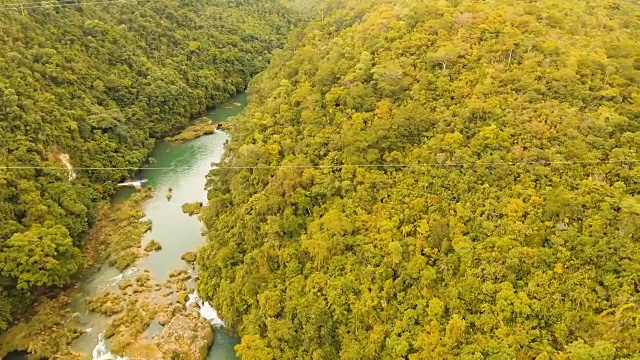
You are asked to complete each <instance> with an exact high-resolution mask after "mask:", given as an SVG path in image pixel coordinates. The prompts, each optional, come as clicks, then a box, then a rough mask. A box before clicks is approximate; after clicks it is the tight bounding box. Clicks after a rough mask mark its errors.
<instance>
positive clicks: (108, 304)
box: [87, 293, 125, 316]
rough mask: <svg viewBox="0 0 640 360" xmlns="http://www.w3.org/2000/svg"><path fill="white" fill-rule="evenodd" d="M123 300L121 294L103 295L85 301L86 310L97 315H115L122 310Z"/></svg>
mask: <svg viewBox="0 0 640 360" xmlns="http://www.w3.org/2000/svg"><path fill="white" fill-rule="evenodd" d="M124 306H125V298H124V296H123V295H122V294H115V293H105V294H102V295H99V296H96V297H93V298H89V299H87V309H88V310H89V311H93V312H95V313H98V314H103V315H108V316H111V315H115V314H118V313H120V312H122V311H123V310H124Z"/></svg>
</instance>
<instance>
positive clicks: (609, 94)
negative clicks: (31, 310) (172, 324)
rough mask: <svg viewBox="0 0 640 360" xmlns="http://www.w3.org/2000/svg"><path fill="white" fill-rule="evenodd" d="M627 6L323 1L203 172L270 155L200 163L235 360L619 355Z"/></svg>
mask: <svg viewBox="0 0 640 360" xmlns="http://www.w3.org/2000/svg"><path fill="white" fill-rule="evenodd" d="M639 7H640V4H639V3H638V2H637V1H633V0H604V1H602V0H598V1H595V0H537V1H513V0H488V1H471V0H450V1H447V0H435V1H425V0H417V1H415V0H411V1H409V0H375V1H373V0H362V1H350V0H344V1H341V0H337V1H333V2H329V3H328V4H327V5H326V6H325V7H324V8H323V11H322V13H321V15H320V16H319V17H318V18H317V19H316V20H315V21H312V22H311V23H310V24H309V25H308V26H307V27H306V28H302V29H298V30H295V31H294V33H293V34H292V36H291V38H290V41H289V43H288V45H287V46H286V48H285V49H284V50H282V51H278V53H277V54H276V55H275V56H274V58H273V61H272V63H271V64H270V66H269V67H268V69H267V70H266V71H265V72H264V73H262V74H260V75H259V76H258V77H257V78H256V79H255V80H254V82H253V83H252V84H251V86H250V88H249V91H250V94H251V98H250V105H249V108H248V109H247V110H246V111H245V113H244V114H243V115H242V116H240V118H239V119H238V121H236V122H235V124H236V126H235V128H234V129H233V131H232V140H231V142H230V144H229V146H228V150H227V152H226V154H225V159H224V160H223V162H222V165H221V166H225V167H255V166H258V167H259V166H269V167H270V168H267V169H256V168H254V169H251V168H242V169H241V168H236V169H230V168H226V169H217V170H215V169H214V170H213V171H212V172H211V174H210V177H209V181H208V189H209V204H208V205H207V206H206V207H205V209H204V210H203V214H202V219H203V221H204V222H205V223H206V225H207V227H208V237H209V241H208V243H207V245H206V246H205V247H204V248H202V249H201V250H200V252H199V254H198V264H199V265H200V267H201V268H200V274H199V276H200V278H199V280H198V289H199V293H200V294H201V295H202V296H203V297H205V298H206V299H207V300H212V301H213V304H214V306H215V307H216V308H217V309H218V311H219V312H220V314H221V316H222V318H224V319H225V322H226V323H227V324H228V325H229V326H230V327H232V328H233V329H234V330H235V331H237V332H238V333H239V334H240V335H241V336H242V342H241V344H239V345H238V346H236V350H237V352H238V354H239V356H240V358H242V359H337V358H340V359H358V360H360V359H403V358H408V359H433V358H438V359H534V358H535V359H540V360H542V359H637V356H638V354H640V341H638V339H640V307H639V304H640V295H639V294H640V199H639V198H638V192H639V191H640V183H639V182H638V179H640V167H639V166H638V161H639V160H640V157H639V154H638V149H640V89H639V88H638V86H639V85H640V43H639V42H638V39H640V23H639V22H640V9H639ZM629 161H631V162H629ZM478 162H479V163H483V164H480V165H473V163H478ZM507 163H517V165H510V164H507ZM354 164H361V165H376V164H382V165H384V164H388V165H391V164H393V165H397V164H406V165H410V164H425V166H410V167H404V168H403V167H385V166H369V167H360V168H355V167H351V166H347V167H343V168H341V167H339V166H340V165H354ZM464 164H468V165H464ZM278 165H295V166H300V167H293V168H292V167H283V168H272V166H278ZM316 165H318V166H322V167H320V168H304V167H302V166H316ZM329 166H336V167H329Z"/></svg>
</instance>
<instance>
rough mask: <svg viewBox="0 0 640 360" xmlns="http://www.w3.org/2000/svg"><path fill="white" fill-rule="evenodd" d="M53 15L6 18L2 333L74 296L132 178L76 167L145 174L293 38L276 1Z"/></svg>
mask: <svg viewBox="0 0 640 360" xmlns="http://www.w3.org/2000/svg"><path fill="white" fill-rule="evenodd" d="M47 3H48V4H57V5H59V3H51V2H47ZM47 3H41V4H38V3H35V4H34V3H33V2H31V3H28V5H27V6H25V9H23V11H19V10H15V9H14V8H12V7H10V6H7V5H6V4H3V5H2V7H0V16H1V17H2V21H0V167H3V168H2V169H0V330H2V329H3V328H4V327H6V325H7V322H8V321H9V320H10V319H11V316H12V314H13V313H14V312H15V311H16V310H18V309H19V308H21V307H22V306H23V305H27V304H29V301H30V297H31V296H32V294H33V293H34V292H37V290H42V289H45V288H46V287H47V286H52V285H53V286H60V285H64V284H65V283H67V282H68V280H69V275H71V274H72V273H73V272H74V271H75V269H76V268H77V266H78V263H79V256H80V253H79V251H78V249H77V246H78V245H79V242H80V239H81V235H82V233H83V232H84V231H85V230H87V228H88V226H90V224H91V223H92V222H93V220H94V219H93V218H94V207H95V203H96V200H97V199H100V198H104V197H105V196H107V195H110V194H111V193H112V192H113V188H114V184H115V181H117V180H120V179H122V178H123V177H124V176H126V175H127V174H129V173H130V172H129V171H126V170H118V171H93V170H89V171H81V170H79V171H77V178H76V179H73V180H70V178H69V177H70V174H69V173H68V172H67V170H66V169H64V166H65V165H64V164H63V162H62V161H63V159H64V154H68V155H69V159H70V160H69V161H70V163H71V164H72V165H73V166H75V167H88V168H104V167H115V168H122V167H134V168H135V167H137V166H139V165H140V164H141V163H142V162H143V161H144V160H145V159H146V157H147V156H148V153H149V151H150V149H151V148H152V147H153V144H154V141H155V139H158V138H161V137H163V136H165V135H167V134H168V133H170V132H172V131H175V130H177V129H178V128H180V127H181V126H184V125H185V124H187V122H188V121H189V119H190V118H192V117H193V116H195V115H197V114H200V113H202V112H203V111H204V110H205V108H206V107H208V106H211V105H215V104H217V103H220V102H221V101H223V100H225V99H227V98H228V97H229V96H230V95H232V94H235V93H236V92H238V91H241V90H244V88H245V87H246V84H247V82H248V81H249V79H250V78H251V77H252V76H253V75H255V74H256V73H257V72H259V71H260V70H262V69H263V68H264V67H265V66H266V65H267V63H268V60H269V58H270V53H271V51H272V50H273V49H274V48H276V47H278V46H280V45H281V44H282V43H283V41H284V35H285V34H286V33H287V32H288V31H289V30H290V27H291V25H292V16H291V14H290V12H289V11H288V10H287V9H286V8H285V7H283V6H282V5H281V4H280V3H279V1H277V0H273V1H271V0H267V1H265V0H243V1H233V0H204V1H190V0H186V1H165V0H153V1H146V0H142V1H135V2H127V1H125V2H122V3H117V2H107V4H102V5H97V4H92V5H91V4H90V5H82V6H78V5H77V4H75V5H74V4H70V3H69V2H66V3H65V4H66V5H67V6H47V5H43V4H47ZM15 166H55V167H63V169H62V170H58V169H54V170H52V169H25V170H16V169H6V168H4V167H15Z"/></svg>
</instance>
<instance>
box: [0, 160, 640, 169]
mask: <svg viewBox="0 0 640 360" xmlns="http://www.w3.org/2000/svg"><path fill="white" fill-rule="evenodd" d="M632 163H640V160H631V159H628V160H601V161H599V160H584V161H520V162H465V163H425V164H343V165H257V166H216V165H213V168H214V169H217V170H261V169H341V168H418V167H464V166H520V165H524V166H531V165H571V164H632ZM180 168H181V167H175V166H173V167H74V168H73V170H94V171H119V170H177V169H180ZM0 170H65V171H69V168H67V167H64V166H0Z"/></svg>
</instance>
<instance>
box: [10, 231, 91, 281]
mask: <svg viewBox="0 0 640 360" xmlns="http://www.w3.org/2000/svg"><path fill="white" fill-rule="evenodd" d="M80 263H81V254H80V250H78V249H77V248H75V247H74V246H73V240H72V239H71V237H70V236H69V232H68V231H67V230H66V229H65V228H64V227H63V226H61V225H53V224H52V223H51V222H48V223H45V225H44V226H42V225H39V224H35V225H33V226H32V227H31V228H30V229H29V230H27V231H26V232H23V233H18V234H14V235H13V236H12V237H11V238H10V239H9V240H7V241H6V242H5V243H4V244H3V246H2V251H0V274H2V275H3V276H7V277H10V278H13V279H15V280H16V281H17V286H18V288H19V289H25V290H26V289H31V288H33V287H39V286H63V285H65V284H67V283H68V282H69V280H70V278H71V275H72V274H73V273H74V272H75V271H76V270H77V269H78V267H79V266H80Z"/></svg>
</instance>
